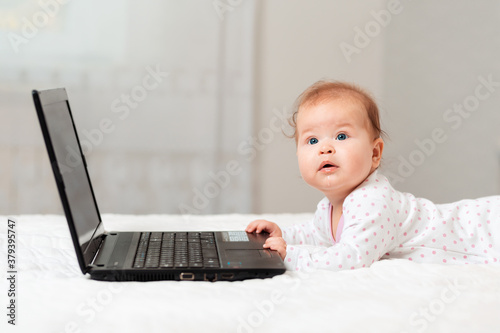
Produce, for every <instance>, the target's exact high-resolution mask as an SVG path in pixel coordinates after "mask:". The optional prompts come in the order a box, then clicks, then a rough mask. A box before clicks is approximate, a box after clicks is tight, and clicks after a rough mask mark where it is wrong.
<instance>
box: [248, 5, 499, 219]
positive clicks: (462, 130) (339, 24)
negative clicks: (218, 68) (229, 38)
mask: <svg viewBox="0 0 500 333" xmlns="http://www.w3.org/2000/svg"><path fill="white" fill-rule="evenodd" d="M262 7H263V8H262V10H261V21H262V25H261V28H260V34H259V36H260V43H259V45H260V48H259V50H260V52H259V55H258V64H259V66H258V68H259V71H258V73H260V76H259V77H258V78H257V82H258V83H259V88H260V89H259V95H258V98H257V105H258V111H259V113H258V114H259V115H260V118H259V122H258V124H259V126H261V127H262V128H265V127H266V126H269V122H270V119H272V117H273V115H272V112H271V110H272V109H273V108H287V109H290V108H291V105H292V103H293V101H294V99H295V98H296V97H297V96H298V95H299V94H300V93H301V92H302V90H303V89H304V88H305V87H306V86H308V85H309V84H310V83H312V82H314V81H316V80H318V79H321V78H324V77H327V78H330V79H335V80H346V81H351V82H354V83H357V84H359V85H361V86H362V87H365V88H366V89H368V90H369V91H371V92H372V93H373V94H374V95H375V97H376V99H377V102H378V104H379V107H380V109H381V115H382V126H383V128H384V129H385V130H386V131H387V133H388V134H389V138H388V140H386V150H385V154H384V159H383V165H382V168H381V171H382V172H385V173H387V174H388V175H389V176H390V178H391V179H392V180H393V183H394V184H395V186H396V188H398V189H400V190H403V191H408V192H412V193H415V194H416V195H417V196H423V197H427V198H430V199H432V200H435V201H437V202H450V201H454V200H459V199H461V198H470V197H479V196H486V195H493V194H498V193H499V192H500V181H499V170H500V168H499V162H500V153H499V142H500V134H499V133H500V132H499V130H498V128H499V126H500V112H499V106H500V86H497V87H495V88H494V89H495V91H493V92H489V95H488V97H485V98H483V100H480V101H479V105H477V106H474V105H473V104H471V106H469V108H472V109H474V110H473V111H471V112H470V116H467V117H468V118H463V117H462V116H461V120H462V121H461V122H460V123H458V121H459V120H457V116H456V115H455V114H453V115H452V114H447V116H445V112H446V110H447V109H448V108H452V107H453V105H454V104H456V103H463V102H464V100H465V99H466V98H468V97H469V96H471V95H472V96H474V93H475V89H476V87H477V86H478V85H479V84H480V81H478V77H480V76H481V77H484V78H488V77H489V76H491V77H492V78H493V81H495V82H500V71H499V70H500V67H499V66H500V63H499V62H498V59H500V57H499V56H500V43H499V42H500V40H499V38H500V37H499V36H500V34H499V30H500V10H499V4H498V2H496V1H475V2H474V3H472V2H469V1H403V0H402V1H392V2H391V1H375V2H346V1H314V2H307V3H305V2H303V1H265V2H264V3H263V4H262ZM382 10H386V11H384V13H387V12H391V11H390V10H392V12H393V13H395V14H393V15H391V16H390V18H389V16H387V15H384V14H382V12H381V11H382ZM359 31H364V32H365V36H363V34H362V33H360V32H359ZM366 35H367V37H366ZM342 42H345V43H348V44H350V45H352V46H354V47H357V50H356V52H354V53H352V54H351V55H350V56H348V57H345V56H344V55H343V53H342V51H341V48H340V46H341V45H342V44H341V43H342ZM343 45H345V44H343ZM480 91H481V92H482V93H483V94H486V93H488V91H486V90H484V89H483V90H480ZM467 102H468V103H473V102H474V99H473V97H469V99H468V100H467ZM450 117H454V118H452V119H453V120H450ZM454 127H456V128H454ZM436 129H437V131H438V132H436V133H435V134H436V135H435V136H436V138H437V139H438V140H439V141H440V143H435V144H431V143H430V142H429V140H431V139H432V140H434V139H433V137H432V133H433V131H434V130H436ZM440 129H441V130H442V132H440ZM415 140H417V141H418V142H419V144H420V146H418V145H417V144H416V143H415ZM420 147H423V148H420ZM259 157H260V158H259V161H258V162H259V164H258V165H257V170H258V173H257V175H256V181H255V184H257V185H256V189H257V190H256V205H255V206H256V209H257V210H258V211H263V212H290V211H292V212H302V211H312V210H314V208H315V204H316V203H317V201H318V200H319V199H320V198H321V193H319V192H317V191H315V190H313V189H311V188H309V187H308V186H307V185H306V184H305V183H304V182H303V181H302V180H301V179H300V174H299V172H298V168H297V163H296V160H295V155H294V143H293V141H292V140H288V139H284V138H282V137H279V138H276V139H275V140H274V141H273V142H271V143H270V144H268V145H267V147H266V149H265V150H264V151H263V152H262V154H261V155H260V156H259ZM405 161H406V162H405ZM406 163H408V165H407V164H406Z"/></svg>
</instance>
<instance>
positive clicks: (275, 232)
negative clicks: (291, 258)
mask: <svg viewBox="0 0 500 333" xmlns="http://www.w3.org/2000/svg"><path fill="white" fill-rule="evenodd" d="M245 231H246V232H256V233H261V232H263V231H265V232H268V233H269V235H270V237H269V238H268V239H267V240H266V243H265V244H264V248H266V249H271V250H276V251H277V252H278V254H279V255H280V257H281V259H285V257H286V242H285V240H284V239H283V238H282V237H281V235H282V232H281V229H280V227H279V226H278V225H277V224H276V223H274V222H271V221H267V220H256V221H253V222H251V223H250V224H249V225H248V226H247V228H246V229H245Z"/></svg>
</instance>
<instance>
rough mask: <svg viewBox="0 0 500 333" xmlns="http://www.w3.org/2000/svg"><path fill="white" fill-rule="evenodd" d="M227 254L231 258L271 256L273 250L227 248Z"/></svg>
mask: <svg viewBox="0 0 500 333" xmlns="http://www.w3.org/2000/svg"><path fill="white" fill-rule="evenodd" d="M226 256H227V258H228V259H230V260H236V259H241V258H261V257H263V258H270V257H271V256H272V255H271V252H270V251H268V250H237V249H234V250H233V249H231V250H226Z"/></svg>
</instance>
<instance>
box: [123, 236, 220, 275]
mask: <svg viewBox="0 0 500 333" xmlns="http://www.w3.org/2000/svg"><path fill="white" fill-rule="evenodd" d="M133 267H134V268H178V267H179V268H180V267H186V268H203V267H220V264H219V256H218V252H217V248H216V245H215V238H214V233H213V232H143V233H141V238H140V240H139V245H138V246H137V252H136V255H135V259H134V266H133Z"/></svg>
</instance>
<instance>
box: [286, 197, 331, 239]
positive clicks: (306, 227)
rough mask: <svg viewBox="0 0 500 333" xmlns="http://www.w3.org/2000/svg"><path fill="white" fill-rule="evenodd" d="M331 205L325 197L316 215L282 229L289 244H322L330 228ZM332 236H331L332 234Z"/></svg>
mask: <svg viewBox="0 0 500 333" xmlns="http://www.w3.org/2000/svg"><path fill="white" fill-rule="evenodd" d="M329 209H330V205H329V202H328V199H326V198H325V199H323V200H321V201H320V203H319V204H318V207H317V209H316V213H315V214H314V217H313V218H312V219H311V220H310V221H308V222H306V223H303V224H296V225H293V226H290V227H286V228H283V229H282V230H281V232H282V234H283V239H284V240H285V242H286V243H287V246H288V245H293V244H295V245H314V246H322V245H324V243H325V238H326V237H328V236H327V234H328V232H331V231H328V230H329V227H328V224H329V223H330V219H329V214H330V210H329ZM330 237H331V236H330Z"/></svg>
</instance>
